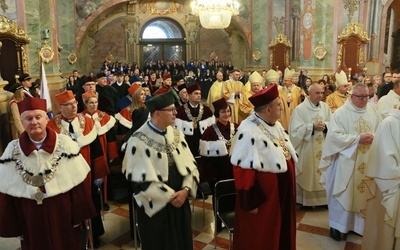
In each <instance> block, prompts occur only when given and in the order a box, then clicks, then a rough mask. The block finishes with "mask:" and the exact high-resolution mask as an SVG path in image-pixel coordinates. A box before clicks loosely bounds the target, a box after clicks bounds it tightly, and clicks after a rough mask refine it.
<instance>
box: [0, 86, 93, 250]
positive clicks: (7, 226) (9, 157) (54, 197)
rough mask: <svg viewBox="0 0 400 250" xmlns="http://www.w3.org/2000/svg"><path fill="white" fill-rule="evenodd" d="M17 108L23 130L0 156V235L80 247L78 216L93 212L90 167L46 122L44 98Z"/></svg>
mask: <svg viewBox="0 0 400 250" xmlns="http://www.w3.org/2000/svg"><path fill="white" fill-rule="evenodd" d="M71 93H72V92H71ZM18 108H19V112H20V114H21V121H22V125H23V127H24V129H25V131H24V132H23V133H21V135H20V136H19V138H18V139H16V140H13V141H12V142H10V143H9V144H8V146H7V148H6V149H5V151H4V154H3V155H2V156H1V157H0V237H19V238H20V239H21V248H22V249H24V250H36V249H60V250H69V249H82V243H81V240H82V239H81V230H82V229H81V228H82V227H83V226H84V225H83V222H84V220H85V219H89V218H91V217H93V216H94V215H95V214H96V211H95V209H94V207H93V203H92V200H91V198H90V190H89V189H87V185H86V183H87V182H88V181H89V179H90V175H91V174H90V168H89V166H88V164H87V163H86V161H85V159H84V158H83V157H82V155H81V154H80V152H79V151H80V148H79V146H78V145H77V144H76V143H75V142H74V141H73V140H72V139H71V138H69V137H68V136H66V135H64V134H56V132H55V131H54V130H53V129H51V128H47V127H46V125H47V115H46V100H44V99H40V98H31V97H27V98H25V99H24V100H22V101H20V102H18ZM2 247H4V246H2Z"/></svg>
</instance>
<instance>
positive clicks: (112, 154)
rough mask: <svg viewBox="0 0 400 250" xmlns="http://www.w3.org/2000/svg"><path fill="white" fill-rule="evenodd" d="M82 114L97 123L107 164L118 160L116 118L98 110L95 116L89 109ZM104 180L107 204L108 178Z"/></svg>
mask: <svg viewBox="0 0 400 250" xmlns="http://www.w3.org/2000/svg"><path fill="white" fill-rule="evenodd" d="M82 114H84V115H85V116H86V117H88V118H91V119H92V120H93V121H94V122H95V125H96V128H97V135H98V137H99V142H100V144H101V148H102V150H103V153H104V155H105V156H106V159H107V164H108V162H110V161H112V160H114V159H116V158H118V157H119V154H118V147H117V140H116V137H115V131H114V129H113V127H114V125H115V118H114V117H112V116H110V115H109V114H107V113H105V112H103V111H100V110H96V111H95V112H94V113H93V114H90V113H89V112H88V111H87V109H85V110H84V111H83V112H82ZM103 179H104V182H103V187H104V188H103V197H104V199H103V202H104V203H107V201H108V196H107V176H104V177H103Z"/></svg>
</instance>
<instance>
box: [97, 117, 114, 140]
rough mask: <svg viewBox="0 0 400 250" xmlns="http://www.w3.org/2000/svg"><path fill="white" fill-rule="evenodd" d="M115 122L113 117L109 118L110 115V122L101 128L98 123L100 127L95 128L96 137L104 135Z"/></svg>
mask: <svg viewBox="0 0 400 250" xmlns="http://www.w3.org/2000/svg"><path fill="white" fill-rule="evenodd" d="M103 119H104V118H103ZM115 122H116V120H115V118H114V117H113V116H111V115H110V120H108V122H107V123H106V124H104V125H103V126H101V124H100V122H98V123H99V125H100V127H99V128H97V134H98V135H104V134H105V133H107V132H108V131H109V130H110V129H112V128H113V127H114V125H115ZM96 123H97V121H96Z"/></svg>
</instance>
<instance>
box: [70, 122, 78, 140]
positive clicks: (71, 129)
mask: <svg viewBox="0 0 400 250" xmlns="http://www.w3.org/2000/svg"><path fill="white" fill-rule="evenodd" d="M68 131H69V135H70V137H71V138H72V140H74V141H76V135H75V131H74V127H73V126H72V123H71V122H69V127H68Z"/></svg>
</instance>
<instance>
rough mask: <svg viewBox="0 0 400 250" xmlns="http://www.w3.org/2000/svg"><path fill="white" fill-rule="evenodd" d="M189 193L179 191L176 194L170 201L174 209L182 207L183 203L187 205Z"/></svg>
mask: <svg viewBox="0 0 400 250" xmlns="http://www.w3.org/2000/svg"><path fill="white" fill-rule="evenodd" d="M188 195H189V194H188V192H187V191H186V190H184V189H182V190H179V191H178V192H175V193H174V194H173V195H172V196H171V199H170V201H169V202H170V203H171V204H172V206H174V207H177V208H179V207H181V206H182V205H183V203H185V201H186V198H187V197H188Z"/></svg>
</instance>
